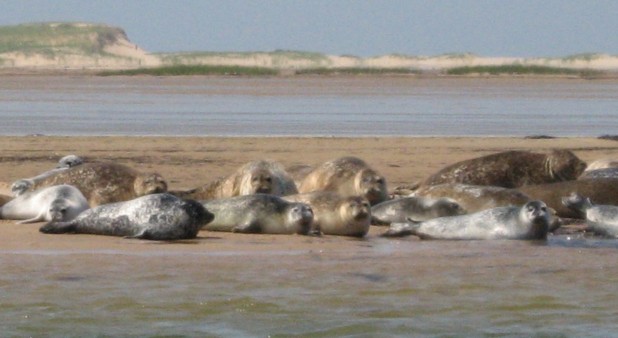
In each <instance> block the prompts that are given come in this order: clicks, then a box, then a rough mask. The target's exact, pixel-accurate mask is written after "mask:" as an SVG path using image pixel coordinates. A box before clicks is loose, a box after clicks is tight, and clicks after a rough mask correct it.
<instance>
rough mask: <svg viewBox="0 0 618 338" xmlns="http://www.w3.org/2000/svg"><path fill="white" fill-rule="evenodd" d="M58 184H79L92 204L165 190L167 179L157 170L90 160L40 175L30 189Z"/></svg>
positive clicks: (112, 201)
mask: <svg viewBox="0 0 618 338" xmlns="http://www.w3.org/2000/svg"><path fill="white" fill-rule="evenodd" d="M58 184H69V185H73V186H75V187H76V188H78V189H79V190H80V191H81V192H82V193H83V194H84V196H86V199H88V202H89V203H90V205H91V206H92V207H94V206H97V205H100V204H107V203H114V202H120V201H128V200H130V199H133V198H136V197H139V196H144V195H148V194H155V193H163V192H166V191H167V183H166V182H165V180H163V178H162V177H161V176H160V175H159V174H156V173H150V174H143V173H140V172H138V171H137V170H134V169H132V168H129V167H127V166H124V165H122V164H118V163H112V162H92V163H85V164H82V165H79V166H76V167H72V168H69V169H67V170H64V171H61V172H59V173H56V174H54V175H51V176H49V177H46V178H44V179H42V180H41V181H39V182H37V183H35V184H34V185H33V186H32V188H30V189H31V190H33V189H38V188H41V187H48V186H52V185H58Z"/></svg>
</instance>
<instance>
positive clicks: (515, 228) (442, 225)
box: [383, 201, 552, 240]
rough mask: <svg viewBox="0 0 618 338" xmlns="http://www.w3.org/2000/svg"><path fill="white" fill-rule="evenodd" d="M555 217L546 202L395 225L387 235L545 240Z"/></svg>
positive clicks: (533, 202) (452, 238)
mask: <svg viewBox="0 0 618 338" xmlns="http://www.w3.org/2000/svg"><path fill="white" fill-rule="evenodd" d="M551 218H552V217H551V214H550V213H549V212H548V210H547V206H546V205H545V203H543V202H541V201H530V202H528V203H526V204H524V205H523V206H522V207H499V208H493V209H487V210H483V211H479V212H476V213H473V214H467V215H460V216H448V217H439V218H434V219H431V220H428V221H424V222H406V223H393V224H391V226H390V228H389V229H388V231H386V232H385V233H384V234H383V236H385V237H396V236H406V235H416V236H418V237H420V238H421V239H451V240H457V239H458V240H489V239H520V240H543V239H546V238H547V232H548V229H549V225H550V223H551V221H552V220H551Z"/></svg>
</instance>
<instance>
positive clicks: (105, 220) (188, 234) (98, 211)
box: [40, 193, 213, 240]
mask: <svg viewBox="0 0 618 338" xmlns="http://www.w3.org/2000/svg"><path fill="white" fill-rule="evenodd" d="M212 219H213V215H212V214H211V213H209V212H208V211H207V210H206V209H204V207H203V206H202V204H201V203H199V202H197V201H193V200H182V199H180V198H178V197H176V196H173V195H171V194H167V193H163V194H152V195H147V196H142V197H138V198H136V199H133V200H130V201H126V202H117V203H111V204H105V205H100V206H98V207H95V208H92V209H89V210H86V211H84V212H82V213H81V214H80V215H79V216H78V217H77V218H75V219H74V220H72V221H70V222H53V221H52V222H50V223H48V224H46V225H44V226H43V227H41V229H40V231H41V232H43V233H48V234H61V233H80V234H94V235H107V236H125V237H131V238H141V239H151V240H175V239H189V238H195V237H196V236H197V233H198V231H199V230H200V228H201V227H202V226H203V225H204V224H206V223H208V222H210V221H211V220H212Z"/></svg>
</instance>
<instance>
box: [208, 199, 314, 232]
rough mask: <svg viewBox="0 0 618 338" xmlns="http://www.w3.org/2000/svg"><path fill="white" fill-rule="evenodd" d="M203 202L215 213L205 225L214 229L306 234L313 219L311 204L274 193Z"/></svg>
mask: <svg viewBox="0 0 618 338" xmlns="http://www.w3.org/2000/svg"><path fill="white" fill-rule="evenodd" d="M202 203H203V205H204V207H205V208H206V209H207V210H208V211H209V212H212V213H213V214H214V216H215V217H214V220H213V221H212V222H210V223H208V225H206V226H205V227H204V229H206V230H211V231H227V232H243V233H264V234H302V235H305V234H307V233H309V230H310V228H311V223H312V222H313V211H312V210H311V207H309V206H308V205H306V204H304V203H293V202H288V201H285V200H283V199H282V198H281V197H279V196H274V195H267V194H254V195H245V196H236V197H230V198H222V199H216V200H210V201H202Z"/></svg>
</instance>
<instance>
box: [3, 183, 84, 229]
mask: <svg viewBox="0 0 618 338" xmlns="http://www.w3.org/2000/svg"><path fill="white" fill-rule="evenodd" d="M88 208H90V206H89V205H88V201H86V198H85V197H84V195H82V193H81V192H80V191H79V190H78V189H77V188H75V187H73V186H70V185H55V186H51V187H45V188H41V189H39V190H35V191H28V192H25V193H23V194H21V195H19V196H17V197H15V198H14V199H12V200H11V201H9V202H8V203H6V204H5V205H3V206H2V207H0V218H2V219H15V220H22V221H20V222H17V223H18V224H23V223H34V222H43V221H47V222H50V221H54V222H63V221H70V220H72V219H74V218H75V217H77V215H79V214H80V213H81V212H82V211H84V210H86V209H88Z"/></svg>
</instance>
